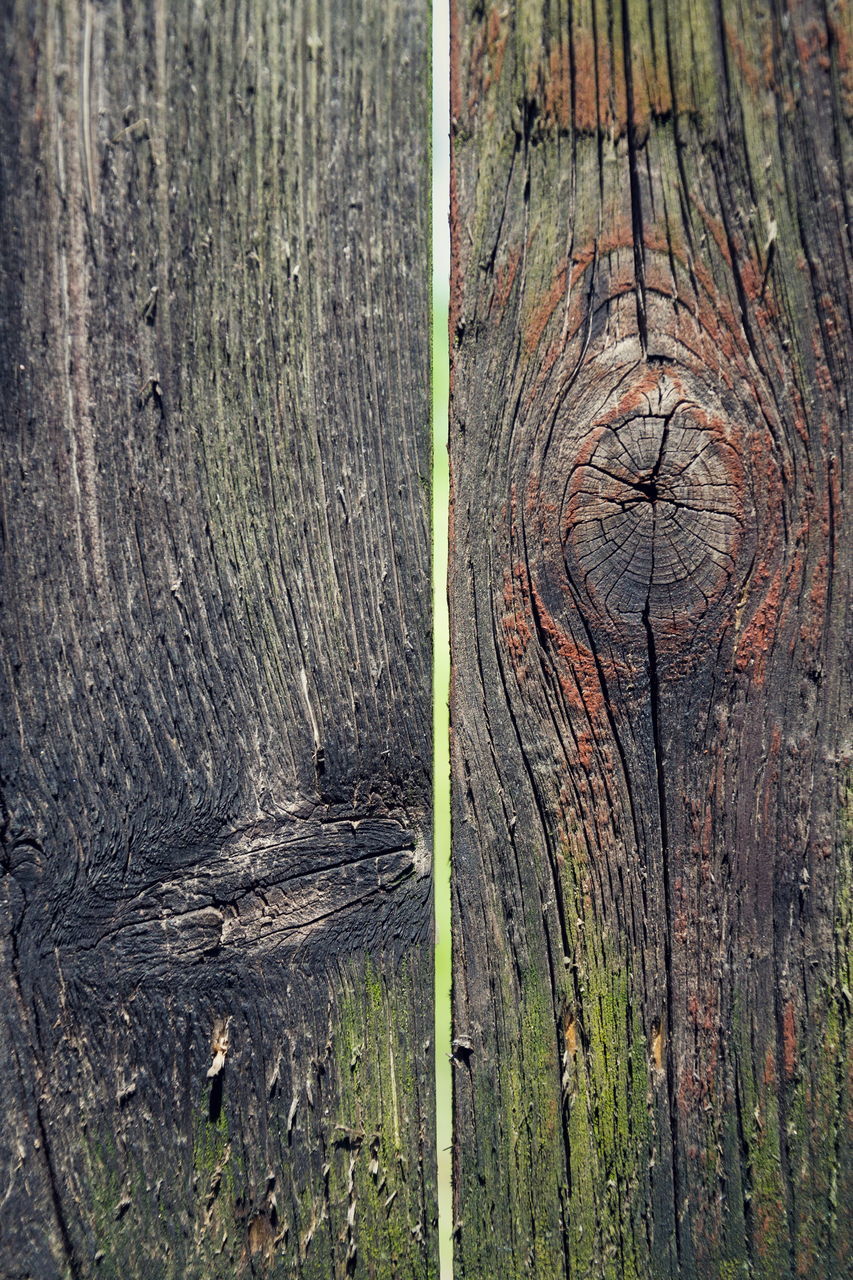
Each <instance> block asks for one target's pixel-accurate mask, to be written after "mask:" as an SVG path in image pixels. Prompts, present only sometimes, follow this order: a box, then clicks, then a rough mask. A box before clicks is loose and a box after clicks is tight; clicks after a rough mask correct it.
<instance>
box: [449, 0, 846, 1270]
mask: <svg viewBox="0 0 853 1280" xmlns="http://www.w3.org/2000/svg"><path fill="white" fill-rule="evenodd" d="M454 21H455V35H454V42H453V59H454V61H453V78H454V89H453V95H454V96H453V115H454V125H453V128H454V136H453V154H454V162H453V176H454V184H455V188H454V190H455V196H454V201H455V203H454V212H453V236H454V249H455V266H454V289H453V307H454V311H453V316H452V336H453V338H454V354H453V363H454V381H453V408H452V428H451V460H452V467H453V485H454V494H455V498H454V524H453V540H452V546H451V611H452V627H453V648H454V664H455V666H454V670H455V676H454V692H453V701H452V720H453V725H454V748H453V749H454V806H455V807H454V822H455V826H454V885H455V888H454V907H455V926H454V945H455V988H454V1001H455V1003H454V1018H455V1026H454V1030H455V1035H456V1037H457V1045H458V1049H457V1070H456V1073H455V1081H456V1121H457V1141H456V1153H457V1154H456V1162H457V1164H456V1168H457V1184H456V1197H457V1215H458V1226H457V1258H458V1264H459V1273H460V1274H461V1275H462V1276H470V1277H480V1276H484V1275H493V1274H494V1275H501V1276H507V1277H509V1276H516V1275H518V1276H520V1275H531V1274H533V1275H538V1276H543V1277H549V1278H550V1277H554V1276H558V1275H564V1274H565V1275H567V1276H572V1277H579V1276H586V1277H596V1280H598V1278H599V1277H602V1276H606V1277H620V1278H621V1277H627V1276H642V1277H646V1276H659V1277H664V1276H689V1277H708V1276H734V1275H754V1276H767V1277H769V1276H774V1277H781V1276H793V1275H822V1276H823V1275H826V1276H839V1277H840V1276H842V1275H847V1274H849V1268H850V1265H851V1261H850V1249H851V1222H850V1204H851V1200H853V1181H851V1179H853V1156H852V1155H851V1117H853V1110H851V1086H850V1080H851V1074H850V1073H851V1067H853V1058H852V1057H851V1024H850V996H849V991H850V965H851V951H850V902H851V867H850V852H849V843H848V844H847V845H846V846H845V844H844V831H843V827H844V821H845V814H847V815H848V820H849V813H850V810H849V800H845V794H844V788H845V785H846V779H847V778H848V777H849V774H848V772H847V770H848V769H849V755H848V754H847V752H848V746H847V745H845V744H847V743H848V741H849V740H848V738H847V737H845V733H844V728H845V725H844V723H843V722H846V720H847V708H848V707H849V703H850V696H849V695H850V690H849V683H848V681H847V679H846V672H845V667H844V665H843V662H842V655H843V651H844V646H845V630H844V623H845V616H846V615H845V606H846V602H847V600H848V599H849V594H848V575H849V564H850V561H849V543H848V542H846V541H845V540H844V538H843V536H842V528H843V527H842V524H841V493H842V484H843V479H844V430H845V428H846V423H847V418H848V407H849V398H850V362H849V354H850V350H851V308H850V300H851V252H850V241H849V193H850V190H851V185H850V179H851V175H853V150H851V134H850V123H851V116H853V98H851V85H853V82H852V81H851V75H853V63H851V47H853V46H851V43H850V40H851V27H850V10H849V6H848V5H847V4H840V3H830V4H829V5H827V6H823V5H818V4H812V3H810V2H809V0H804V2H802V3H800V2H798V3H797V4H794V5H790V6H775V5H754V4H748V5H747V4H744V5H739V4H737V3H732V2H731V0H721V2H720V3H712V2H710V0H699V2H698V3H690V4H687V3H681V2H680V0H662V3H660V4H653V5H645V4H638V3H634V0H622V2H621V3H611V2H610V0H580V2H577V3H573V4H571V5H568V6H566V5H564V4H562V3H560V2H559V0H553V2H551V0H546V3H544V4H540V3H535V4H534V3H528V2H527V0H517V2H516V3H514V4H506V5H494V6H483V5H479V4H474V3H467V2H466V0H455V3H454ZM847 670H849V667H848V668H847ZM845 805H846V806H847V807H846V808H845Z"/></svg>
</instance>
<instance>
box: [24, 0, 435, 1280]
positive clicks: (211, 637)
mask: <svg viewBox="0 0 853 1280" xmlns="http://www.w3.org/2000/svg"><path fill="white" fill-rule="evenodd" d="M3 10H4V13H3V19H2V32H3V34H2V38H3V45H2V56H3V65H2V91H1V92H0V148H2V156H3V173H2V193H3V194H2V211H0V254H1V255H2V268H0V269H2V277H0V313H2V314H1V315H0V322H2V329H0V385H1V387H2V390H1V391H0V403H2V422H3V466H4V475H3V498H2V503H3V506H2V535H3V615H2V616H3V622H2V626H3V642H4V650H3V664H2V672H3V694H2V699H3V702H2V719H3V742H2V750H3V755H2V761H3V771H4V806H5V807H4V810H3V864H2V871H3V874H2V877H1V878H0V886H2V916H0V919H2V932H0V936H2V941H3V961H2V964H3V970H2V984H3V991H4V1000H3V1004H2V1009H3V1013H2V1020H3V1031H2V1034H0V1205H1V1206H2V1208H0V1214H2V1233H0V1272H2V1274H3V1275H4V1277H9V1278H10V1280H11V1278H12V1277H23V1276H37V1277H39V1280H49V1278H50V1277H54V1276H56V1277H59V1276H63V1277H65V1276H69V1277H75V1278H76V1277H87V1276H90V1275H99V1276H155V1275H156V1276H158V1277H160V1276H163V1277H166V1276H172V1277H176V1278H180V1280H184V1278H185V1277H194V1276H198V1277H202V1276H203V1277H211V1276H228V1277H233V1276H235V1275H242V1274H252V1275H258V1274H269V1275H281V1276H291V1275H293V1276H300V1277H317V1280H329V1277H332V1276H343V1275H350V1274H352V1275H355V1276H360V1275H364V1276H371V1277H419V1278H420V1277H424V1276H426V1275H429V1274H432V1273H434V1270H435V1266H434V1256H435V1249H434V1241H435V1230H434V1217H435V1189H434V1171H433V1165H434V1150H433V1139H432V1133H433V1123H432V1115H433V1100H432V1068H431V1048H430V1038H431V1034H432V1027H431V994H432V978H431V972H432V964H431V941H430V935H431V928H430V902H429V899H430V889H429V885H430V880H429V874H428V873H429V864H430V856H429V842H430V833H429V808H430V761H431V744H430V737H429V724H430V704H429V684H430V680H429V651H430V650H429V617H428V615H429V543H428V503H427V496H426V486H427V482H428V474H429V440H428V424H429V398H428V333H429V328H428V246H429V228H428V210H429V197H428V192H429V168H428V141H427V130H426V128H425V123H426V121H427V119H428V111H429V84H428V48H429V44H428V28H427V19H428V13H427V6H426V4H425V3H422V2H421V0H391V3H388V0H382V3H377V2H375V0H347V2H345V3H341V2H340V0H335V2H334V3H331V0H330V2H329V3H311V2H310V0H299V2H298V3H294V4H290V3H287V4H285V3H279V2H278V0H229V2H228V3H226V4H221V3H216V4H213V3H211V4H199V3H191V2H190V0H178V3H175V4H169V5H167V4H166V3H165V0H146V3H143V4H138V3H136V0H124V2H123V3H117V2H110V3H97V4H95V3H88V2H86V3H80V2H78V0H65V2H64V3H59V2H57V3H53V2H52V0H41V2H40V3H39V2H33V3H30V2H28V0H19V2H17V3H9V4H6V5H4V6H3ZM10 993H11V994H10ZM211 1073H212V1074H211Z"/></svg>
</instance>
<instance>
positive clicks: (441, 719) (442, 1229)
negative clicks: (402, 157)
mask: <svg viewBox="0 0 853 1280" xmlns="http://www.w3.org/2000/svg"><path fill="white" fill-rule="evenodd" d="M449 45H450V17H449V4H448V0H433V5H432V50H433V52H432V587H433V722H432V727H433V794H434V800H433V849H434V852H433V886H434V895H435V897H434V909H435V1037H434V1038H435V1104H436V1105H435V1112H436V1149H437V1151H438V1241H439V1246H438V1247H439V1275H440V1280H452V1278H453V1225H452V1224H453V1194H452V1184H451V1177H452V1160H451V1146H452V1143H453V1068H452V1064H451V1059H450V1052H451V1043H450V1042H451V1004H450V984H451V934H450V924H451V920H450V714H449V709H448V699H449V696H450V623H449V618H448V611H447V539H448V528H449V519H448V505H449V492H450V482H449V472H448V463H447V443H448V421H449V396H450V353H449V342H448V311H449V304H450V230H449V223H448V219H449V213H450V56H449Z"/></svg>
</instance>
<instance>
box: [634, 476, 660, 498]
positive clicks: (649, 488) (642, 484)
mask: <svg viewBox="0 0 853 1280" xmlns="http://www.w3.org/2000/svg"><path fill="white" fill-rule="evenodd" d="M632 487H633V488H634V489H636V490H637V492H638V493H641V494H642V495H643V497H644V498H648V500H649V502H657V500H658V496H659V491H658V486H657V481H656V480H655V479H654V477H650V478H649V479H648V480H635V481H634V484H633V486H632Z"/></svg>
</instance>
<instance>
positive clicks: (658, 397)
mask: <svg viewBox="0 0 853 1280" xmlns="http://www.w3.org/2000/svg"><path fill="white" fill-rule="evenodd" d="M684 392H685V387H684V380H683V378H677V379H671V378H669V377H667V376H666V375H661V376H660V377H658V378H656V379H655V383H654V385H653V386H649V385H648V383H646V384H645V385H644V386H643V388H642V394H641V395H639V396H633V397H632V396H631V395H630V393H628V394H627V395H626V394H625V393H624V392H623V394H622V395H620V397H619V400H618V403H617V404H615V405H612V406H611V409H610V412H606V413H605V414H604V415H603V417H599V420H598V421H597V422H596V423H595V424H594V425H593V426H592V428H591V430H589V431H588V432H587V434H586V435H585V437H584V438H583V440H582V441H581V443H580V447H579V449H578V452H577V454H576V461H575V463H574V465H573V466H572V468H571V471H570V474H569V482H568V486H567V488H566V491H565V498H564V506H563V519H562V522H561V523H562V529H563V546H564V553H565V557H566V564H567V567H568V570H569V573H570V575H571V577H572V578H573V580H574V581H575V582H576V583H577V584H578V585H582V587H583V588H584V590H585V591H586V593H587V595H588V596H589V598H590V599H591V600H592V601H593V602H594V604H595V605H596V607H597V608H598V609H601V610H604V612H605V613H606V614H607V615H608V616H609V617H610V618H611V619H613V620H617V621H618V620H621V619H625V620H629V619H630V618H631V617H632V616H633V617H638V616H639V617H640V618H643V619H645V620H647V621H649V622H652V623H660V624H663V625H666V624H667V623H669V624H674V625H675V626H678V625H679V624H683V623H684V622H685V621H686V620H688V619H691V618H693V619H695V618H697V617H699V616H701V615H702V614H703V613H705V611H706V610H707V609H708V607H709V606H710V605H711V604H712V603H713V602H714V601H715V600H717V599H719V597H720V596H721V595H722V593H723V592H724V591H725V589H726V587H727V585H728V583H729V582H730V580H731V578H732V576H733V574H734V572H735V567H736V563H737V557H738V550H739V546H740V538H741V531H742V528H743V523H744V512H743V493H744V486H743V475H742V469H741V466H740V461H739V458H738V455H737V453H736V452H735V450H734V449H733V448H732V446H731V445H730V444H729V443H728V442H727V436H728V435H729V433H728V431H727V429H726V427H727V424H726V421H725V418H724V416H723V415H722V412H721V411H720V410H718V409H717V408H716V407H709V406H708V405H707V404H699V403H697V402H696V401H695V400H693V399H691V398H689V397H687V396H685V394H684ZM632 401H638V402H637V403H632Z"/></svg>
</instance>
